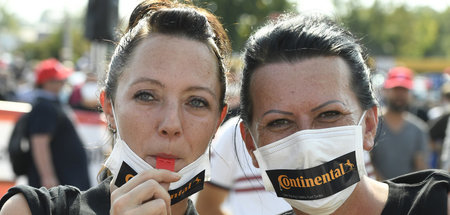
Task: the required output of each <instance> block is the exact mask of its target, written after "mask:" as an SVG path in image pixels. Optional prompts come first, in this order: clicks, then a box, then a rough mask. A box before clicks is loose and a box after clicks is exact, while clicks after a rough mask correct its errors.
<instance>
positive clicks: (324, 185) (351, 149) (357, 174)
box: [254, 112, 366, 214]
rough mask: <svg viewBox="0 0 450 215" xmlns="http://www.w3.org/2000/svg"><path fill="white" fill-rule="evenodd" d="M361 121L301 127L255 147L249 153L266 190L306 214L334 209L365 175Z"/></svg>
mask: <svg viewBox="0 0 450 215" xmlns="http://www.w3.org/2000/svg"><path fill="white" fill-rule="evenodd" d="M365 113H366V112H364V113H363V115H362V117H361V121H362V119H363V118H364V115H365ZM361 121H360V122H359V123H358V125H354V126H340V127H333V128H326V129H312V130H302V131H299V132H296V133H294V134H292V135H290V136H288V137H285V138H283V139H281V140H278V141H276V142H273V143H271V144H269V145H266V146H263V147H261V148H257V149H256V150H255V151H254V154H255V157H256V160H257V161H258V164H259V167H260V170H261V175H262V178H263V182H264V187H265V188H266V190H268V191H275V192H276V193H277V196H278V197H282V198H284V199H285V200H286V201H287V202H288V203H289V204H290V205H291V206H292V207H294V208H296V209H298V210H300V211H303V212H306V213H308V214H331V213H333V212H334V211H335V210H336V209H338V208H339V207H340V206H341V205H342V204H343V203H344V202H345V200H347V198H348V197H349V196H350V195H351V194H352V192H353V190H354V189H355V187H356V184H357V182H359V181H360V178H361V177H362V176H363V175H366V169H365V167H364V157H363V139H362V127H361V126H360V123H361Z"/></svg>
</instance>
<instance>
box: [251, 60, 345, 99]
mask: <svg viewBox="0 0 450 215" xmlns="http://www.w3.org/2000/svg"><path fill="white" fill-rule="evenodd" d="M250 86H251V89H250V93H251V94H253V95H252V98H253V100H254V101H255V102H256V99H258V100H271V101H272V102H276V103H285V102H295V101H298V102H307V101H311V100H320V99H336V98H333V97H342V96H345V95H346V94H349V93H352V91H351V88H350V87H349V86H350V69H349V67H348V65H347V63H346V62H345V61H344V60H342V58H339V57H315V58H310V59H305V60H302V61H298V62H294V63H290V62H282V63H274V64H268V65H265V66H263V67H260V68H258V69H256V70H255V73H254V75H253V77H252V79H251V85H250ZM285 100H288V101H285ZM255 105H256V104H255Z"/></svg>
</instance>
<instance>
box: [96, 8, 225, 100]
mask: <svg viewBox="0 0 450 215" xmlns="http://www.w3.org/2000/svg"><path fill="white" fill-rule="evenodd" d="M154 33H158V34H164V35H171V36H177V37H184V38H188V39H193V40H196V41H199V42H202V43H204V44H206V45H207V47H208V48H209V49H210V50H211V51H212V53H214V54H215V56H216V57H217V62H218V68H219V74H218V77H219V83H220V90H221V96H220V107H223V106H224V105H225V86H226V78H225V73H226V72H227V64H228V63H227V59H228V56H229V55H230V52H231V47H230V44H229V40H228V36H227V34H226V32H225V30H224V28H223V27H222V24H221V23H220V22H219V20H218V19H217V18H216V17H215V16H214V15H213V14H211V13H210V12H208V11H206V10H204V9H202V8H198V7H196V6H194V5H192V4H190V3H180V2H172V1H170V0H159V1H154V0H147V1H143V2H141V3H140V4H139V5H138V6H136V8H135V9H134V10H133V12H132V14H131V16H130V19H129V22H128V26H127V28H126V32H125V34H124V35H123V36H122V38H121V39H120V42H119V43H118V45H117V46H116V49H115V51H114V54H113V56H112V57H111V62H110V64H109V68H108V71H107V74H106V76H107V77H106V81H105V83H104V90H105V92H106V97H107V98H109V99H113V98H114V95H115V91H116V89H117V82H118V79H119V77H120V76H121V75H122V73H123V72H124V71H125V68H126V66H127V64H128V62H129V60H130V58H131V56H132V53H133V51H134V50H135V48H136V47H137V46H138V44H139V43H140V42H141V41H143V40H144V39H146V38H149V37H151V35H152V34H154ZM130 72H131V71H130Z"/></svg>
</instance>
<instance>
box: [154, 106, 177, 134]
mask: <svg viewBox="0 0 450 215" xmlns="http://www.w3.org/2000/svg"><path fill="white" fill-rule="evenodd" d="M161 114H162V115H161V116H160V117H161V118H162V119H161V121H160V125H159V128H158V132H159V134H160V135H162V136H167V137H169V138H171V137H179V136H180V135H181V133H182V126H181V111H180V110H179V107H178V105H175V104H169V105H166V106H165V107H164V111H163V113H161Z"/></svg>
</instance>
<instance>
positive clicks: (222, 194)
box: [195, 183, 229, 215]
mask: <svg viewBox="0 0 450 215" xmlns="http://www.w3.org/2000/svg"><path fill="white" fill-rule="evenodd" d="M228 194H229V191H228V190H227V189H223V188H220V187H217V186H214V185H212V184H208V183H206V184H205V186H204V188H203V190H202V191H201V192H200V193H199V194H198V196H197V201H196V204H195V208H197V212H198V213H199V214H217V215H226V214H227V213H225V212H224V211H222V209H221V207H222V203H223V202H225V200H226V198H227V196H228Z"/></svg>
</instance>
